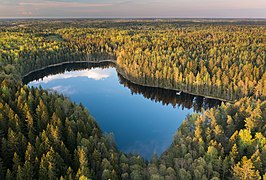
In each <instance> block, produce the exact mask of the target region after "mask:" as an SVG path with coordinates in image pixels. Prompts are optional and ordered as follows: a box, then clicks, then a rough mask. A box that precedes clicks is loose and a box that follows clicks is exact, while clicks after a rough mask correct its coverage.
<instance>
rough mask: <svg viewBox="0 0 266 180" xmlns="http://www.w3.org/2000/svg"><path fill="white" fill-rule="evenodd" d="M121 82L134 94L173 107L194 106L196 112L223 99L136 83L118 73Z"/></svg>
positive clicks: (213, 105) (219, 102)
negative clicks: (179, 92)
mask: <svg viewBox="0 0 266 180" xmlns="http://www.w3.org/2000/svg"><path fill="white" fill-rule="evenodd" d="M118 77H119V82H120V84H123V85H124V86H125V87H128V88H129V89H130V90H131V93H132V94H142V95H143V96H144V97H145V98H147V99H151V100H152V101H155V102H161V103H162V104H163V105H170V104H171V105H172V106H173V107H181V108H182V109H184V108H188V109H190V108H193V109H194V110H195V111H196V112H200V111H201V108H203V109H208V108H211V107H215V106H218V105H220V104H221V101H219V100H214V99H208V98H204V97H202V96H194V95H191V94H187V93H182V94H181V95H179V96H178V95H176V91H174V90H166V89H162V88H153V87H146V86H140V85H136V84H134V83H132V82H130V81H128V80H126V79H125V78H124V77H123V76H121V75H120V74H119V73H118Z"/></svg>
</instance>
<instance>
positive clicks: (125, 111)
mask: <svg viewBox="0 0 266 180" xmlns="http://www.w3.org/2000/svg"><path fill="white" fill-rule="evenodd" d="M120 83H121V78H119V77H118V75H117V72H116V69H115V68H114V67H109V68H105V69H102V68H92V69H86V70H77V71H70V72H64V73H61V74H56V75H49V76H45V77H44V78H42V79H39V80H34V81H32V82H30V83H29V84H28V85H29V86H34V87H39V86H40V85H41V86H42V87H43V88H44V89H53V90H56V91H58V92H59V93H62V94H64V95H66V96H68V97H69V98H70V99H71V100H72V101H75V102H77V103H80V102H81V103H82V104H83V105H84V106H85V107H87V108H88V109H89V111H90V113H91V114H92V116H93V117H94V118H95V119H96V121H97V122H98V124H99V125H100V127H101V129H102V130H103V131H104V132H106V133H113V134H114V138H115V142H116V144H117V145H118V148H119V149H120V150H122V151H124V152H127V153H139V154H141V155H142V156H143V157H144V158H146V159H150V158H151V157H152V155H153V154H154V153H155V152H156V153H157V154H161V153H162V152H163V151H164V150H166V149H167V148H168V147H169V146H170V144H171V142H172V140H173V136H174V134H175V132H176V130H177V129H178V127H179V126H180V125H181V123H182V121H183V120H184V119H185V117H186V115H187V114H189V113H193V111H194V109H195V108H193V105H191V106H190V108H186V107H184V106H180V105H174V106H175V107H174V106H173V103H169V104H168V101H167V100H165V101H163V100H160V98H162V97H157V96H160V95H161V94H162V92H161V91H159V92H157V95H156V93H155V95H151V94H150V92H149V91H154V90H153V89H146V90H145V89H144V90H139V89H138V87H135V86H134V85H132V86H130V85H128V84H124V85H123V83H122V84H120ZM124 86H128V87H124ZM130 88H131V89H130ZM136 88H137V89H136ZM133 92H134V93H133ZM164 93H165V94H166V95H165V96H167V95H169V94H170V92H168V91H166V92H164ZM144 96H145V97H148V98H145V97H144ZM174 96H176V95H175V94H174ZM156 97H157V98H156ZM177 98H179V97H177ZM169 99H173V98H169ZM195 99H196V98H192V100H190V101H191V103H193V102H194V101H195ZM155 101H157V102H155ZM163 104H164V105H163ZM166 104H168V105H166Z"/></svg>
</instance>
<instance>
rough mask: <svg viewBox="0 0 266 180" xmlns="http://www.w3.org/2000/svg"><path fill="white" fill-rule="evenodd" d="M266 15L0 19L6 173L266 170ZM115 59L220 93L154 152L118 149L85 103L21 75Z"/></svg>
mask: <svg viewBox="0 0 266 180" xmlns="http://www.w3.org/2000/svg"><path fill="white" fill-rule="evenodd" d="M265 37H266V21H265V20H257V21H252V20H230V21H228V20H217V21H212V20H199V21H198V20H197V21H194V20H182V19H181V20H175V19H169V20H152V19H150V20H149V19H148V20H123V19H121V20H119V19H115V20H97V19H95V20H87V19H66V20H64V19H59V20H56V19H54V20H45V19H43V20H38V19H36V20H0V82H1V88H0V148H1V149H0V177H1V179H23V180H24V179H47V178H48V179H136V180H139V179H263V178H264V179H265V178H266V123H265V120H266V110H265V108H266V100H265V97H266V88H265V87H266V71H265V69H266V64H265V63H266V61H265V60H266V43H265ZM106 59H111V60H115V61H116V66H117V70H118V71H119V73H120V74H121V75H123V76H124V77H125V78H126V79H128V80H131V81H133V82H136V83H137V84H142V85H147V86H154V87H161V88H168V89H176V90H180V91H185V92H188V93H192V94H200V95H202V96H211V97H214V98H218V99H224V100H226V101H230V102H231V103H228V102H225V103H222V105H221V106H219V107H218V108H212V109H209V110H206V111H204V112H202V114H193V115H189V116H187V118H186V119H185V120H184V121H183V124H182V125H181V127H180V128H179V129H178V130H177V132H176V135H175V138H174V140H173V143H172V145H171V147H169V149H168V150H167V151H166V152H165V153H163V154H162V155H161V156H160V157H158V156H157V155H156V154H155V155H154V157H153V158H152V160H151V161H146V160H144V159H143V158H142V157H141V156H139V155H132V154H125V153H123V152H121V151H119V149H117V147H116V145H115V142H114V141H113V139H112V137H110V136H109V135H106V134H104V133H103V132H102V131H101V129H100V128H99V126H98V125H97V123H96V121H95V120H94V119H93V117H92V116H91V115H90V114H89V112H88V110H86V109H85V108H84V107H83V105H82V104H79V105H78V104H75V103H73V102H71V101H70V100H69V99H68V98H66V97H64V96H63V95H60V94H57V93H55V92H48V91H46V90H43V89H42V88H41V87H40V88H29V87H28V86H27V85H24V84H23V83H22V77H23V76H24V75H26V74H27V73H29V72H31V71H34V70H36V69H41V68H45V67H47V66H49V65H50V66H51V65H54V64H58V63H63V62H73V61H74V62H76V61H96V62H98V61H101V60H106Z"/></svg>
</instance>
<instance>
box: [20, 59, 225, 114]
mask: <svg viewBox="0 0 266 180" xmlns="http://www.w3.org/2000/svg"><path fill="white" fill-rule="evenodd" d="M96 67H98V68H109V67H115V65H114V64H113V63H110V62H103V63H100V64H99V63H97V64H94V63H71V64H63V65H60V66H53V67H49V68H46V69H43V70H40V71H36V72H33V73H31V74H30V75H28V76H26V77H25V78H24V79H23V83H24V84H28V83H29V82H31V81H33V80H37V79H42V78H44V77H45V76H48V75H55V74H60V73H64V72H65V71H73V70H84V69H92V68H96ZM118 79H119V83H120V84H122V85H123V86H124V87H127V88H129V89H130V90H131V93H132V94H142V95H143V96H144V97H145V98H147V99H151V100H152V101H155V102H160V103H162V104H163V105H172V106H173V107H181V108H182V109H183V108H188V109H190V108H193V109H194V110H195V111H196V112H200V111H201V108H203V109H208V108H211V107H215V106H218V105H220V104H221V101H219V100H214V99H208V98H204V97H201V96H194V95H191V94H186V93H182V94H181V95H180V96H178V95H176V91H174V90H166V89H162V88H153V87H146V86H140V85H136V84H134V83H132V82H130V81H128V80H126V79H125V78H123V76H121V75H120V74H119V73H118Z"/></svg>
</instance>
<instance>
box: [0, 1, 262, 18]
mask: <svg viewBox="0 0 266 180" xmlns="http://www.w3.org/2000/svg"><path fill="white" fill-rule="evenodd" d="M13 17H21V18H23V17H40V18H41V17H48V18H49V17H50V18H64V17H66V18H73V17H74V18H78V17H83V18H266V0H98V1H97V0H0V18H13Z"/></svg>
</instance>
